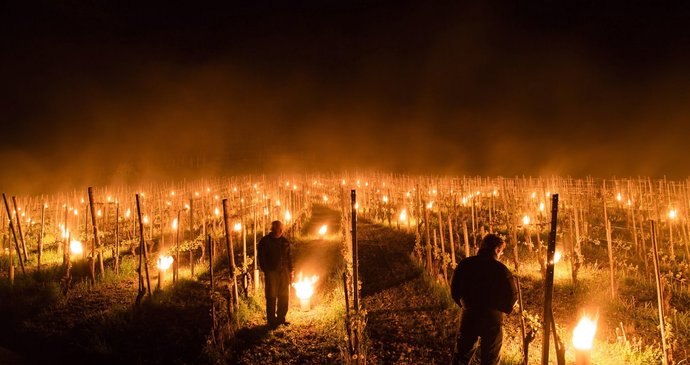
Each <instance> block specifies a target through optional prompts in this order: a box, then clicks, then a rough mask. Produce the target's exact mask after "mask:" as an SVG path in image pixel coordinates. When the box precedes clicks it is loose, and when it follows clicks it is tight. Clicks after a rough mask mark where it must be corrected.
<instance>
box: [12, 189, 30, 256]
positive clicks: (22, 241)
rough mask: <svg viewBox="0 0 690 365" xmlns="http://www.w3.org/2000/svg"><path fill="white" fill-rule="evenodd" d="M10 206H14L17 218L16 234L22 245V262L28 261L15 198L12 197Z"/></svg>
mask: <svg viewBox="0 0 690 365" xmlns="http://www.w3.org/2000/svg"><path fill="white" fill-rule="evenodd" d="M12 204H14V210H15V212H17V213H16V215H15V217H16V218H17V232H18V233H19V241H20V242H21V243H22V252H23V253H24V262H26V261H28V260H29V255H27V254H26V241H25V240H24V232H23V231H22V220H21V219H19V208H18V206H17V197H16V196H13V197H12Z"/></svg>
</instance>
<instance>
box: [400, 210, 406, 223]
mask: <svg viewBox="0 0 690 365" xmlns="http://www.w3.org/2000/svg"><path fill="white" fill-rule="evenodd" d="M399 219H400V220H401V221H406V220H407V209H403V210H402V211H401V212H400V217H399Z"/></svg>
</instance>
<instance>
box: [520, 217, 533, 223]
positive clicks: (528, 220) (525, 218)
mask: <svg viewBox="0 0 690 365" xmlns="http://www.w3.org/2000/svg"><path fill="white" fill-rule="evenodd" d="M531 221H532V219H530V217H529V216H528V215H526V216H524V217H522V224H524V225H528V224H530V222H531Z"/></svg>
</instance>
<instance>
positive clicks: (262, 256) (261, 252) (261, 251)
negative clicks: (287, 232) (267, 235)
mask: <svg viewBox="0 0 690 365" xmlns="http://www.w3.org/2000/svg"><path fill="white" fill-rule="evenodd" d="M256 250H257V251H258V252H257V253H258V255H257V256H258V259H259V268H260V269H261V271H263V272H266V268H265V267H264V263H265V262H266V241H265V239H264V238H262V239H261V241H259V244H258V245H257V246H256Z"/></svg>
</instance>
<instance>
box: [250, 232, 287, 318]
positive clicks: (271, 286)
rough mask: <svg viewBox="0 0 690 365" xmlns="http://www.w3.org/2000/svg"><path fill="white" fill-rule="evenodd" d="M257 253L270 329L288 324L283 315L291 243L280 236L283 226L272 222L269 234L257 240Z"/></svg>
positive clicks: (285, 306)
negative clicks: (262, 273)
mask: <svg viewBox="0 0 690 365" xmlns="http://www.w3.org/2000/svg"><path fill="white" fill-rule="evenodd" d="M257 250H258V251H259V252H258V254H259V266H260V267H261V271H263V272H264V279H265V285H264V293H265V295H266V321H267V322H268V325H269V326H270V327H273V328H275V327H278V326H279V325H281V324H284V325H287V324H288V322H286V321H285V315H286V314H287V311H288V304H289V299H290V281H291V279H292V276H293V267H292V257H291V255H290V242H289V241H288V240H287V238H285V237H284V236H283V223H281V222H280V221H273V222H272V223H271V232H270V233H269V234H267V235H266V236H264V237H263V238H262V239H261V241H259V245H258V247H257ZM276 305H277V308H276Z"/></svg>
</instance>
